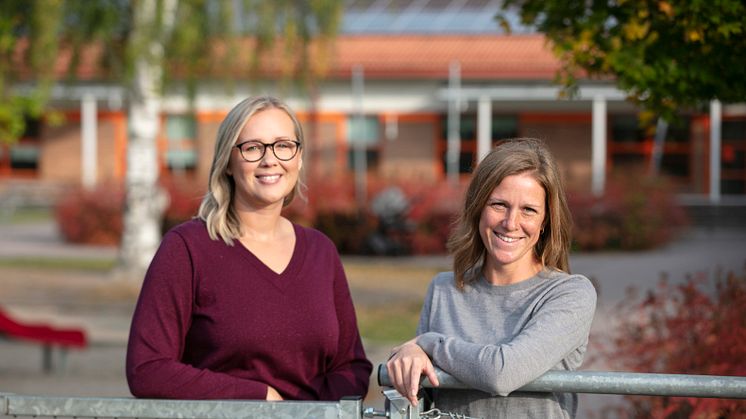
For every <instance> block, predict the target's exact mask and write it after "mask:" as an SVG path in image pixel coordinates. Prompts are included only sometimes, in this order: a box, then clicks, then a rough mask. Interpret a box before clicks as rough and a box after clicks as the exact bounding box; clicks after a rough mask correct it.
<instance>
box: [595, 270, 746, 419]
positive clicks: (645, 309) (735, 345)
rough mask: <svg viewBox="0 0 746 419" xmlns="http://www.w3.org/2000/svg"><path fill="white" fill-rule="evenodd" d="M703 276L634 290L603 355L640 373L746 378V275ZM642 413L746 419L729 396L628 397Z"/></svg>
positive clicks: (634, 413)
mask: <svg viewBox="0 0 746 419" xmlns="http://www.w3.org/2000/svg"><path fill="white" fill-rule="evenodd" d="M709 285H711V284H708V281H707V278H706V277H704V276H703V277H699V278H688V280H687V281H686V282H685V283H683V284H680V285H671V284H669V283H668V282H667V281H666V280H665V279H662V280H661V281H660V282H659V284H658V287H657V289H656V290H653V291H650V292H649V293H648V294H647V295H646V296H645V297H644V298H638V297H636V296H634V293H631V294H630V296H631V298H630V299H627V300H626V301H624V303H623V305H620V306H619V307H618V308H617V312H618V316H615V317H616V318H618V319H622V320H621V323H620V325H619V328H618V329H617V331H616V333H615V334H614V335H613V336H612V342H611V346H610V347H609V348H608V349H607V350H606V351H605V352H606V354H605V355H606V358H607V359H608V360H610V361H612V362H615V363H618V365H616V366H617V367H620V368H622V369H629V370H632V371H638V372H654V373H682V374H705V375H731V376H746V363H744V359H746V276H743V275H742V276H740V277H739V276H736V275H732V274H731V275H728V276H727V278H725V279H724V280H716V281H715V287H714V289H713V287H712V286H709ZM627 400H628V401H629V403H630V407H629V414H630V415H631V417H638V418H648V417H656V418H675V417H702V418H720V417H746V416H744V415H746V404H744V403H743V402H742V401H737V400H729V399H709V398H685V397H639V396H627Z"/></svg>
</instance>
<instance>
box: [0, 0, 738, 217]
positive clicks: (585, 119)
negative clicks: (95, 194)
mask: <svg viewBox="0 0 746 419" xmlns="http://www.w3.org/2000/svg"><path fill="white" fill-rule="evenodd" d="M498 7H499V2H497V1H494V0H479V1H477V0H468V1H467V0H464V1H447V2H440V1H438V2H428V1H394V2H386V1H353V2H349V3H348V5H347V8H346V12H345V19H344V22H343V30H342V33H341V35H340V36H339V37H338V39H337V41H336V45H335V56H334V60H333V63H332V65H331V68H330V72H329V76H328V77H327V78H326V79H325V80H324V81H322V82H321V83H320V84H319V86H318V89H317V91H316V92H315V94H314V95H313V98H310V95H309V94H307V93H294V92H292V91H291V92H289V93H283V91H281V90H278V88H277V87H276V86H275V83H272V82H268V83H265V84H262V83H260V84H259V85H258V87H252V86H251V85H250V84H249V83H248V82H241V81H239V83H238V84H237V87H236V88H235V89H234V90H233V91H232V92H226V89H225V88H224V87H222V86H221V85H220V84H219V83H217V82H205V83H203V84H201V85H200V88H199V91H198V93H197V97H196V99H195V101H194V110H195V111H194V112H191V108H190V103H189V101H188V100H187V97H186V95H185V94H184V93H183V92H182V91H179V90H174V91H171V92H170V93H169V94H167V95H166V97H165V102H164V109H163V113H162V121H163V124H162V130H161V133H160V136H159V140H158V144H159V156H160V160H159V161H160V164H161V173H162V176H163V177H181V178H187V179H189V178H191V179H195V180H196V181H202V180H205V179H206V178H207V173H208V171H209V166H210V163H211V158H212V146H213V141H214V137H215V134H216V132H217V127H218V125H219V123H220V121H221V120H222V118H223V116H224V115H225V114H226V113H227V111H228V110H229V109H230V108H231V107H232V106H233V105H234V104H235V103H237V102H238V101H239V100H240V99H242V98H243V97H246V96H248V95H251V94H256V93H264V92H269V93H278V92H279V93H280V94H281V95H282V96H283V97H285V98H286V99H287V101H288V102H289V104H290V105H291V106H292V107H293V108H294V109H295V110H296V111H297V112H298V113H299V116H300V119H301V121H302V122H303V123H304V125H305V131H306V137H307V140H308V142H309V146H308V148H307V149H306V150H307V154H306V158H307V159H309V160H310V162H309V163H310V166H311V167H312V168H313V169H312V170H314V171H315V174H316V175H317V176H324V177H329V176H352V174H353V173H355V168H359V169H361V170H363V171H364V172H365V173H367V176H368V177H371V176H374V177H377V178H380V179H384V180H389V181H395V180H397V179H406V180H408V181H418V182H438V181H442V180H444V179H446V178H448V177H451V178H454V177H457V176H459V175H465V174H467V173H468V172H470V170H471V168H472V167H473V165H474V164H475V163H476V162H477V161H478V160H479V158H480V156H482V155H484V154H485V153H486V152H487V150H488V149H489V148H490V147H491V146H492V144H493V143H494V142H495V141H498V140H500V139H503V138H508V137H517V136H533V137H540V138H544V139H546V140H547V142H548V143H549V146H550V147H551V148H552V150H553V151H554V153H555V154H556V155H557V157H558V159H559V161H560V162H561V167H562V170H563V172H564V175H565V178H566V180H567V182H568V183H569V184H570V185H572V186H573V187H575V188H579V189H586V190H592V191H594V192H596V193H602V192H603V187H604V180H605V176H606V174H607V173H608V172H609V171H610V170H613V169H614V168H616V167H619V166H622V165H625V164H628V163H638V164H650V162H651V158H652V156H653V153H654V150H655V147H656V143H655V141H654V138H653V137H652V135H649V134H647V133H646V132H644V131H643V130H641V129H640V128H639V127H638V123H637V114H638V110H637V109H635V108H634V106H632V105H631V104H630V103H629V102H627V101H625V100H624V99H625V98H624V94H623V93H622V92H620V91H619V90H617V89H616V88H615V86H614V84H613V82H611V81H605V82H601V81H589V80H586V81H583V82H581V85H580V89H579V95H578V97H576V98H574V99H572V100H570V99H560V98H559V88H558V87H557V86H556V85H555V84H553V79H554V76H555V72H556V70H557V69H558V66H559V63H558V61H557V60H556V58H555V57H554V56H553V55H552V54H551V52H550V51H549V49H548V48H547V46H546V43H545V39H544V38H543V36H541V35H539V34H533V33H530V32H527V33H521V34H517V35H512V36H506V35H503V34H501V33H499V31H498V29H497V25H496V24H494V22H493V21H492V16H494V14H495V12H497V10H498ZM124 101H125V95H124V92H123V90H122V89H121V87H119V86H118V85H115V84H108V83H106V82H105V81H101V80H98V79H97V78H96V69H95V68H93V67H92V64H90V63H89V64H88V67H86V64H85V63H84V65H83V66H82V68H81V70H80V72H79V77H78V80H76V81H74V82H66V83H63V84H61V85H59V86H58V87H57V88H56V89H55V91H54V94H53V102H52V108H53V109H55V110H56V111H58V112H60V113H61V114H62V115H64V119H65V121H66V122H65V123H64V124H62V125H58V126H55V125H51V124H48V123H45V122H43V121H39V120H36V121H29V125H28V130H27V132H26V134H25V135H24V137H23V139H22V140H21V141H20V142H19V143H18V144H16V145H14V146H2V148H0V179H2V181H3V183H6V181H7V180H14V179H29V180H32V181H33V182H34V183H69V184H79V183H82V184H93V183H97V182H104V181H109V180H115V181H116V180H121V179H123V177H124V173H125V170H126V147H127V114H126V107H125V106H124V105H125V103H124ZM682 121H683V123H682V124H681V125H677V126H672V127H671V128H670V129H669V131H668V135H667V138H666V141H665V142H664V143H663V145H662V154H661V156H662V158H661V160H660V168H661V171H662V172H665V173H667V174H669V175H671V176H673V177H674V178H675V180H676V182H677V187H678V191H679V193H681V194H682V196H683V197H687V198H688V199H689V200H690V201H698V200H699V201H702V202H720V201H721V200H722V199H731V198H733V199H742V198H746V105H744V104H720V103H718V102H713V104H712V105H711V108H710V112H705V113H686V114H684V115H682ZM361 165H362V166H361ZM358 173H360V171H358ZM358 179H359V175H358Z"/></svg>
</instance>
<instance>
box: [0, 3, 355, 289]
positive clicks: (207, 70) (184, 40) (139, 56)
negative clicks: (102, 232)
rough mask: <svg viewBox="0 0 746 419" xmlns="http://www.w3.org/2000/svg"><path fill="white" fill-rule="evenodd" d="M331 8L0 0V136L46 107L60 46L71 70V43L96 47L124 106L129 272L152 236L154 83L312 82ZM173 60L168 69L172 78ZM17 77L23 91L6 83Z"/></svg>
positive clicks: (135, 270) (159, 207) (333, 14)
mask: <svg viewBox="0 0 746 419" xmlns="http://www.w3.org/2000/svg"><path fill="white" fill-rule="evenodd" d="M341 11H342V0H309V1H295V0H97V1H86V0H3V1H2V2H0V98H2V102H0V140H2V141H5V142H8V143H13V142H14V141H16V140H17V139H18V137H19V136H20V135H21V134H22V132H23V130H24V125H23V123H24V120H25V118H26V116H28V115H29V114H34V115H37V114H41V113H42V112H43V111H44V109H45V107H46V105H47V103H48V99H49V92H50V88H51V87H52V86H53V85H54V83H55V82H58V81H59V80H60V79H61V78H63V77H62V76H63V75H60V74H54V72H53V70H52V69H54V68H56V67H55V63H56V57H57V52H58V51H59V50H60V49H63V48H66V49H68V50H69V51H70V53H71V56H72V59H71V60H70V69H69V70H70V72H71V74H72V73H73V72H74V70H75V68H76V66H77V65H78V62H79V60H78V58H79V57H80V54H81V51H84V50H85V49H86V48H90V47H91V46H99V47H101V48H100V51H101V53H100V57H99V58H100V63H99V64H100V68H99V70H101V71H102V73H105V74H107V75H108V76H109V77H110V78H111V82H114V83H119V84H121V85H123V86H124V87H126V91H127V98H126V100H127V104H128V121H129V123H128V134H129V138H128V149H127V173H126V175H125V190H126V205H125V208H124V211H125V213H124V219H125V223H124V230H125V231H124V234H123V237H122V244H121V253H120V257H119V267H118V270H119V271H120V272H124V273H127V274H128V276H129V277H132V278H139V277H141V273H142V272H143V271H144V270H145V269H146V268H147V265H148V264H149V262H150V259H151V258H152V256H153V254H154V252H155V250H156V248H157V246H158V244H159V241H160V222H161V217H162V211H163V209H164V205H165V201H164V198H163V193H162V192H160V191H159V188H158V182H157V181H158V162H157V157H158V156H157V147H156V138H157V134H158V132H159V130H160V129H161V127H160V122H159V121H160V114H161V102H162V99H163V95H164V91H165V90H164V89H165V88H166V87H167V86H173V85H174V84H176V83H181V84H182V85H183V86H185V87H186V89H187V91H188V93H189V95H190V97H194V95H195V94H196V92H197V89H198V83H197V81H198V80H199V79H200V78H202V77H210V78H216V77H222V78H223V79H224V80H226V81H228V82H230V84H235V83H236V82H240V81H245V80H241V79H239V80H233V79H232V78H233V77H235V75H236V74H241V75H245V76H244V77H247V78H253V79H256V78H258V77H260V76H264V77H267V78H269V79H274V80H276V81H279V82H281V83H283V84H285V83H287V82H290V81H296V82H298V84H300V85H301V86H306V87H311V88H313V84H314V83H315V80H317V79H318V78H319V77H321V76H323V74H324V72H325V70H326V64H327V62H328V60H329V59H330V54H329V52H330V46H331V45H332V43H333V40H334V37H335V35H336V33H337V30H338V27H339V21H340V16H341ZM247 41H248V44H247V43H246V42H247ZM238 45H251V48H242V49H238V48H237V46H238ZM280 45H281V46H282V48H279V46H280ZM218 46H219V47H220V48H218ZM278 50H279V52H278ZM312 50H313V53H311V51H312ZM218 51H222V52H220V53H219V52H218ZM19 52H23V54H21V58H18V56H19ZM277 54H279V57H278V56H277ZM269 55H272V56H273V58H275V59H278V58H279V60H280V62H282V63H284V65H283V66H282V67H281V68H280V71H279V72H278V73H276V74H263V73H262V70H263V68H262V59H263V58H264V57H267V56H269ZM246 56H248V59H242V58H244V57H246ZM19 64H20V66H19ZM19 68H23V69H24V71H27V72H28V73H29V74H23V71H19V70H18V69H19ZM226 68H227V69H229V71H222V72H221V71H220V70H216V69H226ZM174 69H177V70H178V78H173V77H170V74H171V73H172V71H170V70H174ZM104 70H105V71H104ZM24 78H28V79H30V81H31V86H32V89H31V90H30V93H29V92H27V91H21V90H18V89H14V86H17V85H18V84H19V83H20V82H22V81H24V82H25V81H26V80H25V79H24Z"/></svg>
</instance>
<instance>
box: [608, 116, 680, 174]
mask: <svg viewBox="0 0 746 419" xmlns="http://www.w3.org/2000/svg"><path fill="white" fill-rule="evenodd" d="M690 124H691V121H690V118H689V117H680V119H679V120H678V121H676V122H672V123H671V124H669V126H668V129H667V130H666V138H665V140H664V142H663V150H662V154H661V161H660V170H661V172H662V173H666V174H668V175H670V176H672V177H674V178H678V179H679V180H682V181H685V182H688V181H689V180H690V179H689V177H690V174H691V157H692V156H691V130H690ZM609 125H610V127H611V133H610V134H611V138H610V141H609V154H610V158H611V164H612V166H628V165H640V166H642V165H649V164H650V162H651V159H652V158H653V149H654V146H655V127H654V126H653V127H650V128H645V127H643V126H642V125H641V124H640V120H639V118H638V116H637V115H634V114H628V115H612V116H611V117H610V124H609Z"/></svg>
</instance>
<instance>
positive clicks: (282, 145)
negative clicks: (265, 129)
mask: <svg viewBox="0 0 746 419" xmlns="http://www.w3.org/2000/svg"><path fill="white" fill-rule="evenodd" d="M235 147H236V148H237V149H238V151H239V152H240V153H241V157H243V159H244V160H246V161H247V162H249V163H254V162H258V161H259V160H261V159H262V158H264V153H266V152H267V147H269V148H271V149H272V153H274V155H275V157H277V159H278V160H282V161H288V160H292V159H293V157H295V155H296V154H297V153H298V149H299V148H300V142H299V141H292V140H279V141H275V142H274V143H272V144H264V143H262V142H260V141H255V140H249V141H244V142H242V143H240V144H236V145H235Z"/></svg>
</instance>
